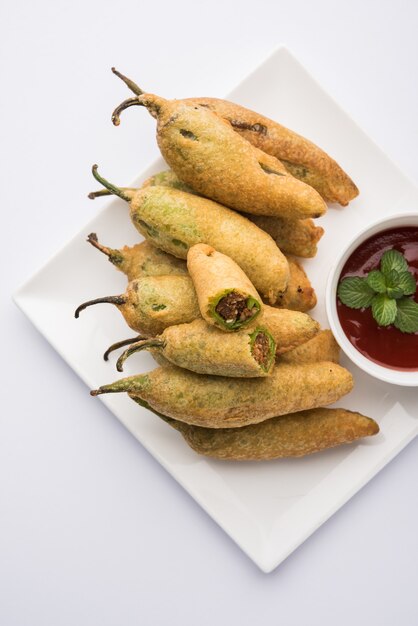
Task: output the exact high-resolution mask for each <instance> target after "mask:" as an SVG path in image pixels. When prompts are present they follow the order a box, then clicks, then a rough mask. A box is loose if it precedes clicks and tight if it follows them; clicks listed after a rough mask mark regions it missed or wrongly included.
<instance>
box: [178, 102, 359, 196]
mask: <svg viewBox="0 0 418 626" xmlns="http://www.w3.org/2000/svg"><path fill="white" fill-rule="evenodd" d="M185 102H188V103H189V104H191V105H194V104H199V105H203V106H204V108H205V109H209V110H211V111H213V112H214V113H216V114H218V115H219V116H220V117H222V118H223V119H225V120H227V121H228V122H229V123H230V124H231V125H232V127H233V128H234V130H235V131H236V132H237V133H239V134H240V135H241V136H242V137H244V138H245V139H247V141H249V142H250V143H251V144H252V145H253V146H255V147H256V148H259V149H260V150H263V151H264V152H266V153H267V154H270V155H272V156H274V157H276V158H277V159H280V161H282V163H283V164H284V165H285V167H286V169H287V170H288V171H289V172H290V173H291V174H292V175H293V176H295V177H296V178H298V179H300V180H302V181H303V182H305V183H307V184H308V185H311V186H312V187H314V188H315V189H316V190H317V191H318V192H319V193H320V194H321V196H322V197H323V198H324V199H325V200H328V201H330V202H339V204H341V205H343V206H345V205H347V204H348V203H349V202H350V200H353V198H355V197H356V196H357V195H358V193H359V191H358V189H357V187H356V185H355V184H354V183H353V181H352V180H351V178H350V177H349V176H348V175H347V174H346V173H345V172H344V171H343V170H342V169H341V167H340V166H339V165H338V163H336V161H334V159H332V158H331V157H330V156H329V155H328V154H327V153H326V152H324V151H323V150H321V148H319V147H318V146H316V145H315V144H314V143H312V142H311V141H309V140H308V139H305V138H304V137H302V136H301V135H298V134H297V133H295V132H293V131H292V130H289V129H288V128H285V127H284V126H282V125H281V124H278V123H277V122H274V121H273V120H270V119H269V118H267V117H265V116H264V115H260V114H259V113H256V112H254V111H251V110H250V109H246V108H245V107H242V106H240V105H238V104H234V103H233V102H228V101H227V100H220V99H217V98H189V99H187V100H186V101H185Z"/></svg>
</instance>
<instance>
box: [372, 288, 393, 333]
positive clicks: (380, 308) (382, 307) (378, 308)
mask: <svg viewBox="0 0 418 626" xmlns="http://www.w3.org/2000/svg"><path fill="white" fill-rule="evenodd" d="M396 312H397V305H396V300H392V299H391V298H389V296H387V295H386V294H385V293H379V294H378V295H377V296H375V297H374V298H373V300H372V313H373V317H374V319H375V320H376V322H377V323H378V324H379V326H389V324H393V322H394V321H395V318H396Z"/></svg>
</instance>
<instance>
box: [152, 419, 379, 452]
mask: <svg viewBox="0 0 418 626" xmlns="http://www.w3.org/2000/svg"><path fill="white" fill-rule="evenodd" d="M163 419H164V418H163ZM168 421H169V423H170V425H171V426H173V427H174V428H176V430H178V431H180V433H181V434H182V435H183V437H184V439H185V440H186V442H187V443H188V444H189V446H190V447H191V448H193V450H194V451H195V452H197V453H198V454H203V455H204V456H209V457H212V458H215V459H223V460H226V461H267V460H270V459H282V458H287V457H301V456H306V455H308V454H312V453H314V452H320V451H321V450H325V449H326V448H333V447H335V446H339V445H342V444H346V443H351V442H353V441H356V440H357V439H360V438H361V437H369V436H372V435H376V434H377V433H378V432H379V426H378V424H377V423H376V422H375V421H374V420H373V419H371V418H370V417H365V416H364V415H361V413H355V412H353V411H347V410H346V409H323V408H319V409H311V410H309V411H300V412H298V413H291V414H290V415H284V416H280V417H273V418H271V419H268V420H266V421H264V422H261V423H259V424H250V425H249V426H243V427H242V428H222V429H220V428H204V427H202V426H192V425H190V424H185V423H184V422H179V421H175V420H168Z"/></svg>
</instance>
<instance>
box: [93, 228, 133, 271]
mask: <svg viewBox="0 0 418 626" xmlns="http://www.w3.org/2000/svg"><path fill="white" fill-rule="evenodd" d="M87 241H88V242H89V243H91V245H92V246H94V247H95V248H96V250H100V252H103V254H105V255H106V256H107V257H108V259H109V261H110V262H111V263H113V265H116V266H119V265H122V264H123V262H124V260H125V259H124V256H123V253H122V252H121V251H120V250H116V249H115V248H108V247H107V246H103V245H102V244H101V243H100V242H99V240H98V239H97V235H96V233H90V235H89V236H88V237H87Z"/></svg>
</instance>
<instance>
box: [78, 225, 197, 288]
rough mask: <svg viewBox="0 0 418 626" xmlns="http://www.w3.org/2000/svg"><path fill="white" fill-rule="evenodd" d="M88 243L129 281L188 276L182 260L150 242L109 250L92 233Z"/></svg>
mask: <svg viewBox="0 0 418 626" xmlns="http://www.w3.org/2000/svg"><path fill="white" fill-rule="evenodd" d="M87 241H88V242H89V243H91V244H92V246H94V247H95V248H96V249H97V250H100V252H103V254H105V255H106V256H107V257H108V259H109V261H110V262H111V263H113V265H114V266H115V267H116V268H117V269H118V270H120V271H121V272H123V273H124V274H126V276H127V277H128V281H131V280H135V279H136V278H142V277H143V276H168V275H169V274H175V275H181V276H187V274H188V272H187V265H186V263H185V262H184V261H183V260H182V259H178V258H177V257H175V256H173V255H172V254H167V252H164V251H163V250H160V249H159V248H157V247H156V246H154V245H152V244H151V243H149V241H141V243H137V244H135V245H134V246H124V247H123V248H120V249H116V248H108V247H107V246H104V245H102V244H101V243H100V242H99V240H98V238H97V235H96V233H91V234H90V235H89V236H88V237H87Z"/></svg>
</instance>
